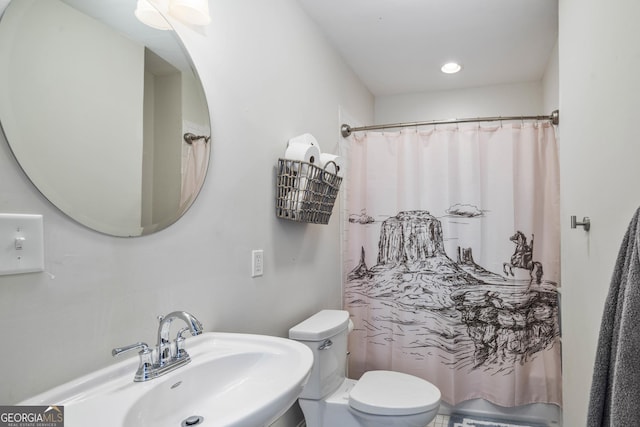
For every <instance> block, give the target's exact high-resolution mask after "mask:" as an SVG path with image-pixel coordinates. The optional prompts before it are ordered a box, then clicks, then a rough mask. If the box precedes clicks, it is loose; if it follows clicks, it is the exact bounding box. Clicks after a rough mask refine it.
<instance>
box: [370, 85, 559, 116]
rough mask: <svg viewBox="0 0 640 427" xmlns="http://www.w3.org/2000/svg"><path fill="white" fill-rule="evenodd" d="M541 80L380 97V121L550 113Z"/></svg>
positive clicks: (378, 113)
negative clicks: (547, 110) (545, 103)
mask: <svg viewBox="0 0 640 427" xmlns="http://www.w3.org/2000/svg"><path fill="white" fill-rule="evenodd" d="M542 104H543V92H542V83H541V82H531V83H516V84H505V85H495V86H482V87H477V88H470V89H459V90H445V91H433V92H421V93H414V94H405V95H389V96H379V97H376V108H375V120H376V123H377V124H384V123H397V122H413V121H429V120H444V119H452V118H467V117H487V116H521V115H538V114H548V113H547V112H544V111H542Z"/></svg>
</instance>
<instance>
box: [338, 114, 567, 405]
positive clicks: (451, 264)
mask: <svg viewBox="0 0 640 427" xmlns="http://www.w3.org/2000/svg"><path fill="white" fill-rule="evenodd" d="M346 144H347V146H346V150H347V153H346V154H347V157H348V160H349V163H348V171H347V177H346V209H347V211H348V221H345V223H346V244H345V256H344V263H345V266H344V271H345V277H344V305H345V309H346V310H348V311H349V312H350V314H351V317H352V320H353V322H354V325H355V329H354V331H353V332H352V333H351V334H350V338H349V339H350V341H349V347H350V348H349V350H350V352H351V356H350V366H349V369H350V376H351V377H354V378H358V377H359V376H360V375H361V374H362V373H364V372H365V371H368V370H373V369H388V370H394V371H400V372H406V373H409V374H413V375H416V376H419V377H422V378H424V379H426V380H428V381H430V382H432V383H433V384H435V385H436V386H437V387H438V388H439V389H440V390H441V392H442V398H443V401H445V402H447V403H449V404H452V405H455V404H457V403H459V402H462V401H465V400H468V399H474V398H481V399H486V400H488V401H490V402H493V403H495V404H498V405H501V406H507V407H511V406H518V405H524V404H529V403H553V404H557V405H561V403H562V402H561V399H562V392H561V366H560V361H561V358H560V327H559V316H558V310H559V307H558V287H559V278H560V253H559V249H560V226H559V182H558V179H559V170H558V158H557V146H556V140H555V129H554V128H553V126H552V125H550V124H547V123H542V122H531V123H530V122H524V123H511V122H508V123H504V124H502V123H501V124H496V125H493V124H491V125H488V124H484V123H483V124H473V125H464V126H463V125H459V126H456V125H453V126H441V125H439V126H437V127H436V126H430V127H428V128H410V129H403V130H402V131H400V132H368V133H356V134H355V135H354V136H352V137H350V138H349V139H348V140H346Z"/></svg>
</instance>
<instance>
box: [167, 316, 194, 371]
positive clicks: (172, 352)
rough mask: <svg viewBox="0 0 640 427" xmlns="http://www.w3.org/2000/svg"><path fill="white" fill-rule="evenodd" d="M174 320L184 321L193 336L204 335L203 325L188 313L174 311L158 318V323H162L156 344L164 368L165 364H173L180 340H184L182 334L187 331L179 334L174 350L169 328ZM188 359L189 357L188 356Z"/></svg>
mask: <svg viewBox="0 0 640 427" xmlns="http://www.w3.org/2000/svg"><path fill="white" fill-rule="evenodd" d="M174 319H182V320H183V321H184V322H185V323H186V324H187V327H188V329H187V330H189V331H190V332H191V335H194V336H195V335H200V334H201V333H202V323H200V321H199V320H198V319H196V318H195V317H194V316H193V315H192V314H190V313H187V312H186V311H174V312H172V313H169V314H167V315H166V316H158V321H159V322H160V324H159V325H158V342H157V344H156V349H157V351H158V364H159V365H160V366H164V364H165V363H167V362H171V361H172V357H175V356H176V355H177V353H178V348H177V347H178V346H177V345H176V344H177V342H178V340H179V339H180V338H182V333H184V332H185V330H181V331H180V332H179V333H178V335H177V336H176V340H175V341H174V343H173V344H174V345H173V348H172V345H171V342H170V339H169V328H170V327H171V322H173V321H174ZM183 339H184V338H183ZM187 357H189V355H188V354H187Z"/></svg>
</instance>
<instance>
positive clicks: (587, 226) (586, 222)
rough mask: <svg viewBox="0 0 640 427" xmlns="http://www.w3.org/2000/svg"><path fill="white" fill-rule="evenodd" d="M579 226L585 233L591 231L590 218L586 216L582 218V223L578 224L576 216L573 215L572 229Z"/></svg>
mask: <svg viewBox="0 0 640 427" xmlns="http://www.w3.org/2000/svg"><path fill="white" fill-rule="evenodd" d="M578 225H579V226H581V227H582V228H584V231H589V230H590V229H591V220H590V219H589V217H588V216H585V217H584V218H582V222H578V221H576V216H575V215H571V228H576V227H577V226H578Z"/></svg>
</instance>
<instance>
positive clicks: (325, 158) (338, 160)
mask: <svg viewBox="0 0 640 427" xmlns="http://www.w3.org/2000/svg"><path fill="white" fill-rule="evenodd" d="M329 162H333V163H335V164H336V166H335V168H334V166H333V165H329V166H327V167H326V168H325V166H326V165H327V163H329ZM320 167H321V168H322V169H325V170H326V171H327V172H331V173H335V174H336V175H338V176H339V177H344V157H342V156H336V155H335V154H329V153H322V154H320Z"/></svg>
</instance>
